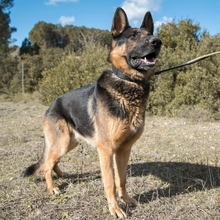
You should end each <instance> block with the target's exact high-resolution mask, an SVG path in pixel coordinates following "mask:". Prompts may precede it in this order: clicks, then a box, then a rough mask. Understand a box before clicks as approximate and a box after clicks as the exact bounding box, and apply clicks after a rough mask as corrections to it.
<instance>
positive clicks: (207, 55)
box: [154, 51, 220, 75]
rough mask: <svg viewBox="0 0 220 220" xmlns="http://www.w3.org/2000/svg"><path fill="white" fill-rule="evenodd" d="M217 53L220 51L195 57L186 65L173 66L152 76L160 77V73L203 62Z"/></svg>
mask: <svg viewBox="0 0 220 220" xmlns="http://www.w3.org/2000/svg"><path fill="white" fill-rule="evenodd" d="M219 53H220V51H216V52H213V53H209V54H206V55H203V56H200V57H197V58H195V59H192V60H190V61H188V62H186V63H182V64H180V65H177V66H173V67H171V68H168V69H164V70H157V71H156V72H155V74H154V75H160V74H161V73H163V72H166V71H169V70H173V69H177V68H180V67H183V66H188V65H190V64H193V63H196V62H198V61H200V60H204V59H206V58H208V57H210V56H213V55H216V54H219Z"/></svg>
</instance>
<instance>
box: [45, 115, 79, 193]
mask: <svg viewBox="0 0 220 220" xmlns="http://www.w3.org/2000/svg"><path fill="white" fill-rule="evenodd" d="M44 135H45V149H44V165H43V172H44V177H45V180H46V184H47V190H48V191H49V192H50V193H53V192H54V193H59V189H58V188H57V187H55V185H54V183H53V179H52V170H54V171H55V173H57V175H59V176H63V175H64V174H63V172H62V171H61V170H60V168H59V167H58V162H59V160H60V159H61V157H62V156H63V155H65V154H66V153H67V152H69V151H70V150H72V149H73V148H75V147H76V146H77V144H78V143H77V141H76V140H75V139H74V135H73V130H72V129H71V128H70V126H69V125H68V124H67V122H66V121H65V120H64V119H59V120H57V121H54V120H51V119H49V118H47V117H46V118H45V120H44Z"/></svg>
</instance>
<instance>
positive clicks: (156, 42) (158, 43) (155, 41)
mask: <svg viewBox="0 0 220 220" xmlns="http://www.w3.org/2000/svg"><path fill="white" fill-rule="evenodd" d="M149 42H150V44H151V45H153V46H155V47H160V46H161V44H162V41H161V40H160V38H158V37H152V38H151V39H150V40H149Z"/></svg>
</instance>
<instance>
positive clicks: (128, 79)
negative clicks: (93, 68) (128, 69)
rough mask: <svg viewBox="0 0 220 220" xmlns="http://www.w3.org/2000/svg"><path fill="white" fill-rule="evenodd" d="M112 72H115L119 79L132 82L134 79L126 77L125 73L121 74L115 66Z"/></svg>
mask: <svg viewBox="0 0 220 220" xmlns="http://www.w3.org/2000/svg"><path fill="white" fill-rule="evenodd" d="M112 70H113V73H114V74H115V75H116V76H117V77H119V78H121V79H124V80H127V81H130V82H132V79H131V78H130V77H128V76H126V75H125V74H124V73H123V72H121V71H120V70H118V69H116V68H115V67H114V66H112Z"/></svg>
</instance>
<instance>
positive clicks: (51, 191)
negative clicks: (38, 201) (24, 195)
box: [47, 186, 60, 194]
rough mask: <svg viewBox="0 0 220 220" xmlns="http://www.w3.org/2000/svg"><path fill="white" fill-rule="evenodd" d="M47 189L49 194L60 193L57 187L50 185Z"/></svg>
mask: <svg viewBox="0 0 220 220" xmlns="http://www.w3.org/2000/svg"><path fill="white" fill-rule="evenodd" d="M47 191H48V192H49V193H51V194H60V190H59V188H58V187H55V186H54V187H51V188H50V189H47Z"/></svg>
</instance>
